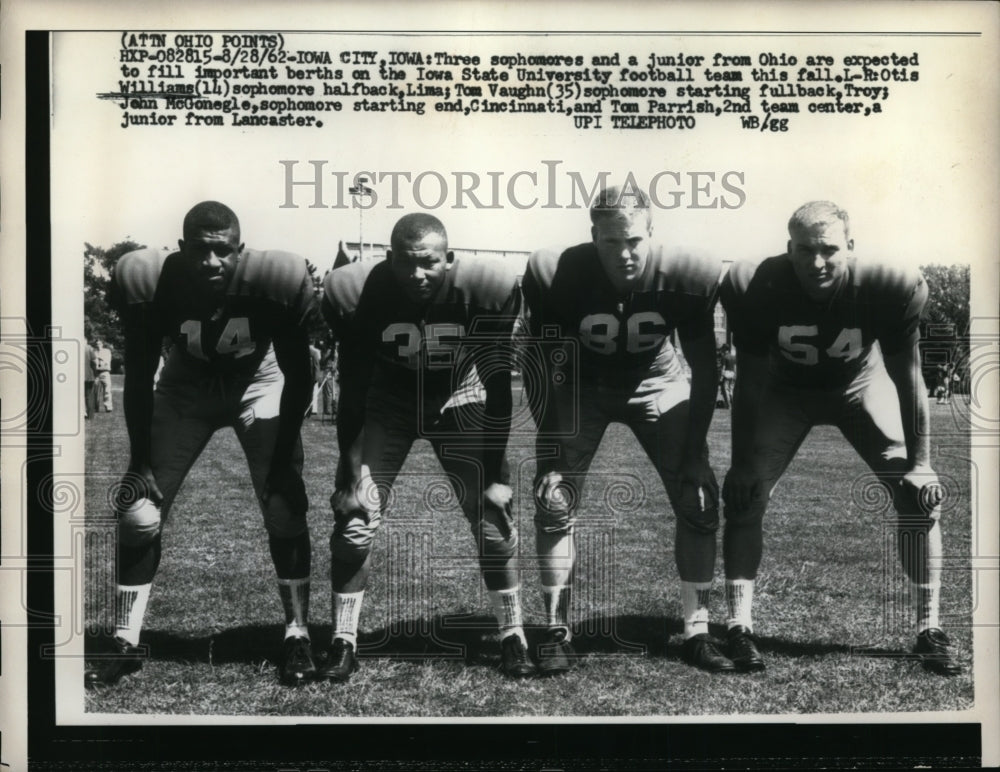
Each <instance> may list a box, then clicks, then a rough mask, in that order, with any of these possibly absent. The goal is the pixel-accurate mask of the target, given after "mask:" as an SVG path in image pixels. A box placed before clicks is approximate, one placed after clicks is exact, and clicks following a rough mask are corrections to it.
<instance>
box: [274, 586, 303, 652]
mask: <svg viewBox="0 0 1000 772" xmlns="http://www.w3.org/2000/svg"><path fill="white" fill-rule="evenodd" d="M278 595H279V596H280V597H281V606H282V608H283V609H284V610H285V637H286V638H291V637H292V636H293V635H294V636H297V637H299V638H308V637H309V628H308V626H307V625H308V621H309V577H306V578H304V579H281V578H279V579H278Z"/></svg>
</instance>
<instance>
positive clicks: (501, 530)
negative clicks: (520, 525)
mask: <svg viewBox="0 0 1000 772" xmlns="http://www.w3.org/2000/svg"><path fill="white" fill-rule="evenodd" d="M477 530H478V533H476V531H477ZM473 533H474V535H475V536H476V538H477V539H479V545H480V550H481V552H482V554H483V555H484V556H490V557H503V558H509V557H512V556H513V555H514V553H515V552H516V551H517V528H515V527H514V522H513V519H512V518H511V517H510V515H509V514H508V512H505V511H503V510H500V509H498V508H497V507H491V506H484V507H483V516H482V519H481V520H480V522H479V528H478V529H476V528H473Z"/></svg>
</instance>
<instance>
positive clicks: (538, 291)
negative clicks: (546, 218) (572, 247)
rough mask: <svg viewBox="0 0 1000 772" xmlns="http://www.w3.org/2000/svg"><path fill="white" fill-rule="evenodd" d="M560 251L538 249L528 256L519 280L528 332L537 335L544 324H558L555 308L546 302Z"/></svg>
mask: <svg viewBox="0 0 1000 772" xmlns="http://www.w3.org/2000/svg"><path fill="white" fill-rule="evenodd" d="M559 255H560V253H559V252H558V251H557V250H554V249H540V250H538V251H537V252H534V253H533V254H532V255H531V257H530V258H528V266H527V268H526V269H525V272H524V279H523V280H522V281H521V291H522V292H523V293H524V305H525V317H526V318H527V321H528V329H529V331H530V333H531V334H532V335H533V336H535V337H538V336H540V335H541V331H542V327H543V326H545V325H546V324H559V321H558V319H557V318H556V314H555V309H554V308H552V307H551V306H550V304H549V303H548V294H549V290H550V289H551V287H552V279H553V277H554V276H555V272H556V267H557V266H558V263H559Z"/></svg>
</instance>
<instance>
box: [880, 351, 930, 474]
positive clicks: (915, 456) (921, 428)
mask: <svg viewBox="0 0 1000 772" xmlns="http://www.w3.org/2000/svg"><path fill="white" fill-rule="evenodd" d="M918 357H919V355H918V354H917V353H916V348H915V347H914V350H913V352H910V351H906V352H903V353H901V354H895V355H892V356H886V357H885V365H886V369H887V370H888V372H889V377H890V378H891V379H892V382H893V383H894V384H895V386H896V393H897V395H898V396H899V410H900V418H901V420H902V424H903V438H904V440H905V442H906V458H907V463H908V465H909V467H910V468H911V469H912V468H915V467H920V466H928V465H929V464H930V417H929V413H930V409H929V407H928V402H927V388H926V386H925V385H924V378H923V375H922V374H921V373H920V366H919V362H920V360H919V358H918Z"/></svg>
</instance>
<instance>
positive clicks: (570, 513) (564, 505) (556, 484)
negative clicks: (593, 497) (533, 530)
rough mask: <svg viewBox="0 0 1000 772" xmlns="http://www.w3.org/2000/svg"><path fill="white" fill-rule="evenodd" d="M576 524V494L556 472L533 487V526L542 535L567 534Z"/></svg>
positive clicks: (547, 475) (545, 476)
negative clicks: (541, 532) (542, 533)
mask: <svg viewBox="0 0 1000 772" xmlns="http://www.w3.org/2000/svg"><path fill="white" fill-rule="evenodd" d="M575 522H576V494H575V492H574V490H573V489H572V488H571V487H570V486H569V485H568V484H566V483H565V482H563V478H562V475H561V474H559V473H558V472H549V473H548V474H546V475H544V476H543V477H542V479H541V480H539V481H538V483H537V484H536V485H535V525H536V527H537V528H538V529H539V530H541V531H543V532H544V533H569V532H570V531H572V530H573V525H574V523H575Z"/></svg>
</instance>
